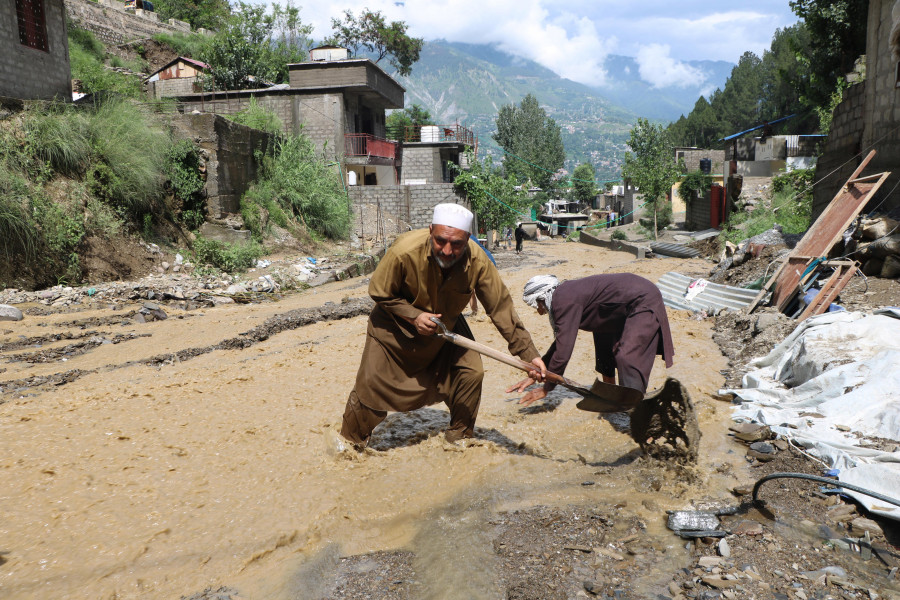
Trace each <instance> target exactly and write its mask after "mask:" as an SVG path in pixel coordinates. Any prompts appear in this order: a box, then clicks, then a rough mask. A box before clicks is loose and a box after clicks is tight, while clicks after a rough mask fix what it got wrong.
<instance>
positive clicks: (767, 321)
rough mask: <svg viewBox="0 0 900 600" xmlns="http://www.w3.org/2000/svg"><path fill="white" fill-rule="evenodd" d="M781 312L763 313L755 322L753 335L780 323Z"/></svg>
mask: <svg viewBox="0 0 900 600" xmlns="http://www.w3.org/2000/svg"><path fill="white" fill-rule="evenodd" d="M780 317H781V313H762V314H760V315H759V316H758V317H756V319H755V320H754V322H753V330H752V331H753V335H759V334H760V333H762V332H763V331H765V330H766V329H768V328H769V327H771V326H772V325H775V324H776V323H778V321H779V318H780Z"/></svg>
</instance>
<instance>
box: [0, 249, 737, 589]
mask: <svg viewBox="0 0 900 600" xmlns="http://www.w3.org/2000/svg"><path fill="white" fill-rule="evenodd" d="M526 253H527V256H525V257H523V258H522V259H521V260H520V261H518V262H516V261H513V260H510V263H511V264H512V266H509V267H507V268H504V269H502V273H503V276H504V279H505V281H506V283H507V285H508V286H509V288H510V289H511V290H512V293H513V296H514V298H515V299H516V308H517V310H518V311H519V313H520V315H521V316H522V318H523V320H524V322H525V324H526V326H527V327H528V329H529V330H530V331H531V333H532V335H533V337H534V338H535V342H536V344H537V346H538V348H539V349H540V350H542V351H543V350H545V349H546V348H547V346H548V345H549V344H550V342H551V331H550V326H549V323H548V322H547V319H546V317H540V316H539V315H537V313H536V312H535V311H534V310H532V309H530V308H528V307H527V306H526V305H525V304H524V303H523V302H522V301H521V289H522V285H523V284H524V283H525V281H526V280H527V279H528V278H529V277H531V276H533V275H535V274H538V273H548V272H549V273H553V274H555V275H557V276H558V277H559V278H561V279H571V278H576V277H582V276H585V275H588V274H595V273H603V272H629V271H630V272H634V273H637V274H639V275H643V276H645V277H647V278H649V279H651V280H653V281H656V280H657V279H658V278H659V276H660V275H662V274H663V273H665V272H666V271H669V270H677V271H679V272H682V273H686V274H697V275H700V274H703V273H705V272H706V271H707V266H706V263H704V262H702V261H699V260H692V261H684V260H678V259H653V260H643V261H639V262H638V261H635V260H633V258H632V257H631V256H630V255H628V254H624V253H613V252H608V251H604V250H601V249H597V248H592V247H589V246H585V245H580V244H572V243H569V244H566V243H563V242H559V241H552V240H548V241H544V242H541V243H532V244H529V246H528V247H527V248H526ZM510 254H511V253H510ZM504 264H506V262H505V261H503V260H501V266H502V265H504ZM365 298H366V285H365V280H363V279H356V280H350V281H345V282H337V283H332V284H328V285H326V286H322V287H319V288H316V289H314V290H309V291H306V292H304V293H300V294H296V295H292V296H289V297H287V298H285V299H284V300H282V301H281V302H278V303H271V304H258V305H244V306H237V305H231V306H223V307H218V308H212V309H204V310H201V311H193V312H190V313H184V312H181V311H179V310H177V309H174V308H167V309H166V310H167V311H168V313H169V319H167V320H165V321H157V322H151V323H144V324H138V323H135V322H133V321H132V320H131V319H129V318H128V317H127V312H128V311H121V312H112V311H110V310H107V309H105V308H97V309H96V310H89V311H85V312H80V313H75V314H73V313H68V314H61V315H51V316H34V317H26V319H25V320H24V321H21V322H18V323H2V324H0V344H3V345H4V347H9V348H13V349H11V350H9V351H8V352H4V354H3V355H2V356H0V360H2V363H0V387H2V388H3V390H4V393H3V394H2V396H0V401H3V402H4V403H3V404H0V595H2V597H3V598H6V599H18V598H119V599H124V598H178V597H180V596H181V595H190V594H193V593H195V592H198V591H201V590H203V589H205V588H207V587H210V586H211V587H213V588H216V587H218V586H228V587H229V588H232V589H235V590H238V591H240V594H241V597H242V598H266V599H269V598H272V599H294V598H324V597H329V595H330V593H331V591H332V589H333V585H334V577H333V575H334V572H335V570H336V568H337V564H338V562H339V559H340V557H342V556H347V555H352V554H362V553H368V552H374V551H379V550H396V549H406V550H409V551H411V552H413V553H414V554H415V557H416V558H415V565H416V576H417V579H418V581H419V583H420V586H419V587H420V589H422V590H425V592H424V593H425V596H424V597H426V598H451V597H452V598H457V597H458V598H502V597H503V590H501V589H499V588H498V587H497V584H496V577H494V576H493V569H494V568H495V565H496V563H495V561H496V557H495V555H494V552H493V550H492V547H491V539H492V538H491V536H492V533H491V528H490V526H489V525H488V523H489V521H490V519H491V516H492V515H493V514H495V513H496V512H498V511H504V510H514V509H527V508H531V507H534V506H538V505H548V506H565V505H581V506H604V507H613V506H617V507H618V509H617V510H618V511H619V512H620V513H624V514H628V515H632V516H637V517H639V518H640V519H641V520H642V521H643V522H644V523H646V526H647V529H646V535H648V536H652V537H654V538H658V539H660V540H662V542H661V543H663V544H664V545H666V546H669V547H670V548H671V551H670V552H667V553H666V557H667V560H669V561H671V564H660V565H659V566H658V569H659V572H655V573H654V572H648V573H647V574H646V576H645V578H644V580H642V582H636V583H635V585H636V586H638V589H639V588H640V586H648V588H649V587H652V586H653V585H654V583H655V581H656V579H659V578H661V577H663V576H664V575H663V574H669V573H671V572H672V569H673V568H678V567H679V566H681V564H682V563H684V564H687V561H688V556H687V553H686V552H685V551H684V550H683V548H682V547H683V542H680V541H679V540H678V539H677V538H675V537H674V536H672V535H671V534H670V533H669V532H667V531H666V530H665V526H664V523H665V516H666V515H665V510H667V509H681V508H685V507H688V506H690V503H691V501H692V500H715V499H727V498H729V497H730V494H729V492H728V490H730V488H732V487H733V486H735V485H736V484H738V483H743V482H745V480H746V478H747V474H746V467H745V466H744V465H745V464H746V463H745V461H744V460H743V457H742V454H741V453H738V452H733V451H732V447H731V445H730V443H728V442H727V441H726V439H725V434H724V432H725V427H726V425H727V422H728V415H729V412H730V411H729V406H728V405H727V404H723V403H721V402H720V401H717V400H715V399H714V395H715V393H716V391H717V390H718V388H719V387H720V386H721V385H722V382H723V379H722V376H721V375H720V373H719V371H720V369H724V368H725V367H726V366H727V364H726V361H725V358H724V357H723V356H722V355H721V354H720V352H719V350H718V348H717V347H716V345H715V344H714V343H713V341H712V339H711V326H710V323H709V322H708V321H698V320H694V319H692V318H691V317H690V315H688V314H687V313H682V312H674V311H670V313H669V315H670V317H669V318H670V321H671V326H672V331H673V336H674V341H675V352H676V354H675V366H674V367H673V368H672V369H669V370H666V369H665V367H664V365H663V364H662V363H661V361H659V360H658V363H657V366H656V367H655V370H654V372H653V377H652V380H651V388H653V387H656V386H659V385H661V384H662V382H663V381H664V380H665V377H666V376H667V375H669V376H672V377H675V378H677V379H679V380H680V381H681V382H682V383H683V384H684V385H685V387H686V388H687V390H688V392H689V393H690V395H691V398H692V399H693V402H694V405H695V407H696V409H697V412H698V414H699V416H700V426H701V430H702V433H703V439H702V440H701V447H700V451H699V459H698V463H697V465H696V466H695V467H693V468H689V469H675V468H671V469H668V468H665V466H664V465H659V464H657V463H653V462H652V461H647V460H646V459H642V458H641V452H640V450H639V449H638V447H637V445H636V444H635V443H634V442H633V441H632V440H631V438H630V436H629V435H628V434H627V433H623V432H622V431H621V429H620V424H617V423H616V418H615V416H612V417H608V416H607V417H604V416H598V415H596V414H594V413H587V412H582V411H579V410H577V409H576V408H575V403H576V401H577V399H578V397H577V396H575V395H574V394H572V393H571V392H567V391H566V390H564V389H561V388H558V389H557V391H555V392H554V393H553V394H552V395H551V397H550V398H549V399H548V400H549V401H548V402H547V403H546V404H545V405H543V406H537V407H529V408H527V409H523V408H521V407H520V406H518V405H517V404H516V403H515V402H514V397H513V396H511V395H508V394H505V393H504V389H505V388H506V387H508V386H509V385H510V384H511V383H513V382H515V381H517V380H518V379H520V373H519V372H517V371H516V370H515V369H513V368H511V367H508V366H505V365H503V364H500V363H498V362H494V361H491V360H490V359H487V358H485V359H484V366H485V372H486V373H485V385H484V393H483V400H482V405H481V411H480V414H479V417H478V429H477V436H478V438H477V439H476V440H473V441H471V442H470V443H468V444H466V445H464V446H462V447H458V446H450V445H447V444H445V443H444V442H443V441H442V439H443V437H442V436H441V435H439V433H440V431H441V429H442V428H443V427H444V426H445V425H446V423H447V421H448V419H447V412H446V410H445V409H444V407H443V405H437V406H433V407H430V408H426V409H422V410H420V411H417V412H414V413H409V414H394V415H391V416H390V417H389V418H388V420H387V421H386V422H385V424H384V425H382V426H381V428H380V429H379V430H377V431H376V434H375V436H374V438H373V441H372V444H371V450H369V451H367V452H366V453H363V454H359V455H355V454H354V455H348V454H346V453H343V454H336V453H335V452H334V451H333V449H332V446H331V445H330V443H329V440H331V441H333V436H334V434H335V431H336V429H338V428H339V426H340V418H341V414H342V411H343V406H344V402H345V401H346V397H347V394H348V392H349V391H350V389H351V387H352V385H353V380H354V377H355V374H356V369H357V366H358V361H359V358H360V355H361V352H362V346H363V338H364V334H365V327H366V316H365V315H364V314H359V315H358V316H353V317H351V318H343V319H339V320H325V321H319V322H314V323H312V324H309V325H305V326H300V327H295V328H286V329H284V330H283V331H280V332H278V333H275V334H273V335H271V336H268V337H266V336H258V338H259V339H256V338H254V342H253V343H248V344H246V345H245V346H246V347H243V348H242V349H237V346H236V345H231V346H229V345H222V344H221V343H222V342H223V340H228V339H232V338H235V337H237V336H240V334H242V333H245V332H249V331H251V330H253V329H254V328H255V327H259V326H261V325H263V324H264V323H265V322H266V320H267V319H269V318H272V317H276V316H278V315H281V314H284V313H287V312H288V311H292V310H295V309H304V308H314V307H321V306H323V305H325V304H326V303H328V302H330V303H334V306H337V307H340V306H346V302H345V303H344V304H341V302H342V300H346V299H365ZM356 312H359V311H356ZM326 313H327V311H326ZM350 314H352V313H350ZM117 315H119V316H121V317H122V318H121V320H119V319H118V318H117ZM470 322H471V324H472V329H473V331H474V333H475V337H476V339H478V341H480V342H482V343H485V344H487V345H490V346H493V347H496V348H501V349H505V343H504V342H503V340H502V338H501V336H500V335H499V333H498V332H497V331H496V330H495V329H494V328H493V326H492V325H491V324H490V321H489V320H487V319H484V318H483V316H482V317H480V318H476V319H472V320H471V321H470ZM79 323H84V324H85V325H84V326H83V327H81V326H79ZM86 331H94V332H96V333H95V336H94V337H95V338H97V339H102V338H106V339H108V340H113V339H114V338H116V336H119V337H118V338H116V340H117V341H118V343H95V344H89V345H87V348H86V349H85V350H84V351H82V352H78V353H71V354H70V355H68V356H69V357H68V358H67V359H64V358H59V355H56V354H53V353H49V354H47V353H48V351H50V350H52V349H53V348H54V347H64V346H65V345H67V344H72V343H73V341H72V340H73V339H91V336H87V338H85V335H86ZM57 333H71V334H72V335H71V336H69V337H68V338H61V339H59V340H58V341H52V340H49V341H48V340H47V339H46V338H44V340H43V342H42V345H41V349H40V351H41V352H44V353H45V354H47V356H49V357H50V358H48V360H46V361H32V362H28V361H26V360H24V359H23V356H22V355H27V354H28V353H29V351H31V352H36V351H37V349H35V348H34V347H33V346H32V347H23V346H22V345H21V344H18V345H16V344H15V343H16V342H21V341H22V340H23V339H24V340H28V339H30V338H39V337H40V336H47V335H48V334H57ZM148 334H149V335H148ZM262 338H265V339H262ZM95 341H96V339H95ZM10 344H12V346H8V345H10ZM217 345H222V347H224V348H235V349H212V350H210V348H211V347H216V346H217ZM200 349H204V350H203V351H202V352H201V351H199V350H200ZM153 357H156V358H155V359H153V360H149V359H151V358H153ZM14 358H15V359H16V360H13V359H14ZM593 364H594V358H593V348H592V344H591V340H590V336H588V335H582V336H580V338H579V341H578V346H577V348H576V353H575V358H574V359H573V361H572V363H571V364H570V365H569V368H568V370H567V372H566V375H567V376H569V377H570V378H572V379H574V380H575V381H578V382H580V383H583V384H587V385H590V384H591V382H592V381H593V379H594V376H595V374H594V372H593ZM61 373H69V375H68V376H66V377H60V374H61ZM53 376H56V381H57V383H60V384H59V385H54V384H52V383H50V384H47V385H44V386H41V387H28V386H27V385H25V384H24V383H22V382H26V381H34V378H41V377H49V378H50V379H51V380H52V379H53ZM9 381H16V382H19V383H17V384H16V386H15V387H18V388H19V390H18V391H17V392H14V393H13V392H9V386H8V385H6V383H5V382H9ZM63 381H67V383H64V384H62V382H63ZM587 482H592V483H593V485H583V484H585V483H587Z"/></svg>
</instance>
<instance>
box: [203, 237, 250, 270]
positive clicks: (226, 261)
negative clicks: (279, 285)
mask: <svg viewBox="0 0 900 600" xmlns="http://www.w3.org/2000/svg"><path fill="white" fill-rule="evenodd" d="M194 255H195V256H196V264H198V265H210V266H213V267H215V268H217V269H221V270H223V271H225V272H226V273H235V272H240V271H246V270H247V269H249V268H250V267H252V266H253V265H255V264H256V261H257V260H258V259H259V257H260V256H262V255H263V249H262V246H260V245H259V244H257V243H256V242H254V241H250V242H247V243H246V244H223V243H222V242H217V241H216V240H210V239H207V238H204V237H201V236H197V239H196V240H194Z"/></svg>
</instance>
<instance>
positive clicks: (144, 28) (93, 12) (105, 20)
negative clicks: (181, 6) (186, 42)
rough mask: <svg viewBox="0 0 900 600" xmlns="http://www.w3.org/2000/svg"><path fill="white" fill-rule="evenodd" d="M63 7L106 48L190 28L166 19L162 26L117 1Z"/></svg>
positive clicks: (74, 0) (85, 0) (75, 1)
mask: <svg viewBox="0 0 900 600" xmlns="http://www.w3.org/2000/svg"><path fill="white" fill-rule="evenodd" d="M65 3H66V14H67V15H68V17H69V20H70V21H72V22H73V23H75V25H77V26H78V27H79V28H81V29H86V30H88V31H90V32H91V33H93V34H94V35H95V36H97V38H98V39H100V41H102V42H103V43H104V44H106V45H113V46H118V45H119V44H124V43H125V42H130V41H131V40H136V39H143V38H149V37H153V36H154V35H156V34H158V33H191V26H190V25H189V24H187V23H185V22H184V21H178V20H176V19H169V20H168V22H165V23H163V22H161V21H159V17H158V16H157V14H156V13H155V12H148V11H145V10H133V11H126V10H125V3H124V2H118V1H117V0H101V1H100V2H91V1H90V0H65ZM198 32H200V33H203V32H205V30H199V31H198Z"/></svg>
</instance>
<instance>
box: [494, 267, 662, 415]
mask: <svg viewBox="0 0 900 600" xmlns="http://www.w3.org/2000/svg"><path fill="white" fill-rule="evenodd" d="M523 299H524V300H525V302H526V304H528V305H529V306H531V307H533V308H535V309H537V311H538V314H541V315H544V314H546V315H548V316H549V317H550V325H551V327H553V333H554V338H555V339H554V341H553V344H552V345H551V346H550V349H549V350H547V353H546V354H545V355H544V356H543V359H544V363H545V364H546V365H547V370H548V371H550V372H552V373H556V374H558V375H562V374H564V373H565V370H566V366H567V365H568V364H569V359H571V358H572V351H573V350H574V348H575V338H576V337H577V336H578V330H579V329H581V330H583V331H590V332H591V333H592V334H593V336H594V354H595V359H596V367H595V368H596V370H597V371H598V372H599V373H600V374H601V375H602V377H603V381H604V382H606V383H616V380H615V375H616V373H617V372H618V375H619V382H618V383H619V385H622V386H625V387H630V388H634V389H636V390H639V391H640V392H641V393H642V394H643V393H646V391H647V383H648V381H649V379H650V371H651V370H652V369H653V362H654V360H655V358H656V356H657V355H661V356H662V357H663V359H665V361H666V367H667V368H668V367H671V366H672V356H673V355H674V353H675V352H674V349H673V348H672V334H671V332H670V331H669V319H668V317H667V316H666V307H665V305H663V299H662V294H660V292H659V289H657V287H656V286H655V285H653V283H652V282H651V281H649V280H647V279H644V278H643V277H639V276H637V275H633V274H631V273H617V274H610V275H592V276H590V277H585V278H583V279H573V280H571V281H564V282H562V283H560V282H559V280H558V279H557V278H556V277H554V276H553V275H538V276H537V277H532V278H531V279H530V280H528V283H526V284H525V293H524V294H523ZM534 383H535V380H534V379H531V378H525V379H523V380H522V381H520V382H518V383H517V384H515V385H514V386H512V387H511V388H509V389H508V390H506V391H507V392H524V391H525V389H526V388H528V387H529V386H531V385H532V384H534ZM554 387H555V384H553V383H551V382H549V381H547V382H544V385H543V387H541V388H538V389H536V390H532V391H530V392H528V393H527V394H525V396H523V397H522V399H521V400H519V404H524V405H526V406H527V405H529V404H532V403H533V402H536V401H538V400H541V399H543V398H544V397H546V396H547V394H548V393H549V392H550V391H551V390H552V389H553V388H554Z"/></svg>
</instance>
